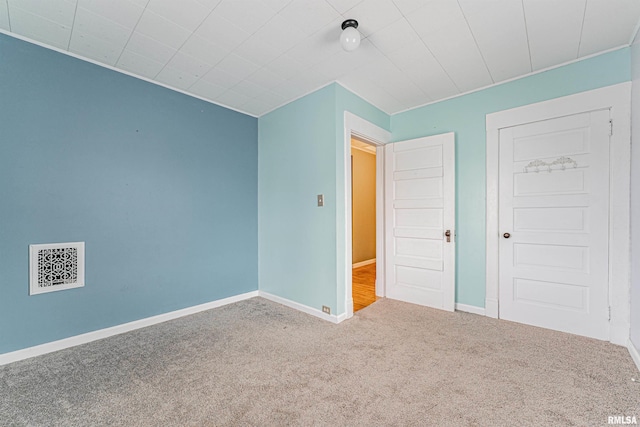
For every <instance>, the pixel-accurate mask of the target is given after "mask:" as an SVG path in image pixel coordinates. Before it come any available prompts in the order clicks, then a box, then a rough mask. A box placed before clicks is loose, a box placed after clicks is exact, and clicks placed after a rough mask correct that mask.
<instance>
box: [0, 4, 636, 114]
mask: <svg viewBox="0 0 640 427" xmlns="http://www.w3.org/2000/svg"><path fill="white" fill-rule="evenodd" d="M348 18H349V19H357V20H358V21H359V23H360V26H359V28H358V29H359V30H360V32H361V34H362V37H363V39H362V43H361V45H360V47H359V48H358V49H357V50H356V51H354V52H345V51H343V50H342V49H341V47H340V43H339V40H338V39H339V37H340V32H341V29H340V24H341V23H342V21H344V20H345V19H348ZM639 18H640V0H0V30H3V31H4V32H8V33H9V34H16V35H19V36H21V37H23V38H27V39H31V40H34V41H36V42H39V43H41V44H44V45H48V46H52V47H55V48H57V49H60V50H63V51H69V52H71V53H73V54H75V55H77V56H80V57H84V58H88V59H91V60H93V61H97V62H99V63H103V64H106V65H109V66H111V67H115V68H116V69H120V70H124V71H126V72H128V73H130V74H134V75H136V76H140V77H143V78H145V79H148V80H152V81H156V82H158V83H160V84H162V85H164V86H168V87H171V88H175V89H178V90H180V91H183V92H186V93H189V94H193V95H195V96H198V97H200V98H204V99H207V100H210V101H212V102H215V103H217V104H220V105H224V106H227V107H230V108H233V109H235V110H238V111H242V112H245V113H247V114H250V115H253V116H260V115H262V114H264V113H266V112H268V111H271V110H273V109H274V108H276V107H278V106H280V105H283V104H285V103H287V102H289V101H291V100H293V99H295V98H298V97H300V96H302V95H305V94H307V93H309V92H311V91H313V90H315V89H317V88H319V87H322V86H324V85H326V84H327V83H329V82H333V81H337V82H339V83H341V84H342V85H343V86H345V87H346V88H348V89H350V90H351V91H353V92H354V93H356V94H358V95H360V96H361V97H362V98H364V99H366V100H368V101H369V102H371V103H373V104H374V105H376V106H377V107H379V108H380V109H382V110H384V111H385V112H387V113H389V114H393V113H396V112H399V111H403V110H406V109H409V108H413V107H416V106H419V105H423V104H426V103H429V102H433V101H437V100H440V99H444V98H448V97H451V96H455V95H458V94H460V93H465V92H469V91H473V90H476V89H478V88H481V87H486V86H489V85H492V84H495V83H499V82H502V81H505V80H509V79H512V78H515V77H519V76H522V75H525V74H528V73H531V72H536V71H539V70H542V69H545V68H549V67H553V66H556V65H559V64H562V63H566V62H569V61H573V60H576V59H578V58H582V57H585V56H588V55H592V54H595V53H598V52H602V51H606V50H610V49H613V48H617V47H621V46H628V45H629V42H630V40H631V38H632V37H633V35H634V34H635V31H636V26H637V23H638V21H639Z"/></svg>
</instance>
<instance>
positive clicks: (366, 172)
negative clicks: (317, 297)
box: [351, 136, 377, 312]
mask: <svg viewBox="0 0 640 427" xmlns="http://www.w3.org/2000/svg"><path fill="white" fill-rule="evenodd" d="M351 242H352V244H351V260H352V290H351V292H352V297H353V311H354V312H357V311H358V310H361V309H363V308H365V307H367V306H369V305H370V304H372V303H374V302H375V301H376V299H377V297H376V147H375V146H373V145H371V144H368V143H367V142H366V141H364V140H363V139H360V138H358V137H355V136H352V137H351Z"/></svg>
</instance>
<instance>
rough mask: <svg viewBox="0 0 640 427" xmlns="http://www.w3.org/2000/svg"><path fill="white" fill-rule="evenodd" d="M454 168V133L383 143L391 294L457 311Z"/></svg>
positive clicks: (418, 302) (402, 298)
mask: <svg viewBox="0 0 640 427" xmlns="http://www.w3.org/2000/svg"><path fill="white" fill-rule="evenodd" d="M454 168H455V135H454V134H453V133H447V134H443V135H436V136H430V137H425V138H418V139H412V140H409V141H401V142H395V143H392V144H387V145H386V146H385V222H386V224H385V234H386V236H385V237H386V239H385V242H386V251H385V252H386V257H385V258H386V269H385V270H386V286H387V287H386V296H387V297H388V298H392V299H398V300H402V301H407V302H411V303H415V304H420V305H425V306H429V307H434V308H439V309H444V310H448V311H453V309H454V305H455V304H454V299H455V239H454V235H455V231H454V225H455V182H454V180H455V174H454V172H455V170H454ZM445 234H448V236H446V235H445Z"/></svg>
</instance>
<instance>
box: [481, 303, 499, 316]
mask: <svg viewBox="0 0 640 427" xmlns="http://www.w3.org/2000/svg"><path fill="white" fill-rule="evenodd" d="M484 313H485V316H487V317H493V318H494V319H497V318H498V300H496V299H491V298H487V299H485V300H484Z"/></svg>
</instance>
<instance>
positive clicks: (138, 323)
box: [0, 291, 258, 366]
mask: <svg viewBox="0 0 640 427" xmlns="http://www.w3.org/2000/svg"><path fill="white" fill-rule="evenodd" d="M257 296H258V291H252V292H247V293H245V294H240V295H235V296H232V297H229V298H223V299H219V300H216V301H211V302H207V303H205V304H200V305H194V306H193V307H187V308H183V309H181V310H176V311H171V312H169V313H164V314H159V315H157V316H152V317H147V318H145V319H140V320H134V321H133V322H129V323H123V324H121V325H116V326H112V327H109V328H105V329H99V330H97V331H93V332H87V333H85V334H81V335H76V336H73V337H69V338H64V339H61V340H58V341H52V342H48V343H45V344H40V345H36V346H34V347H28V348H25V349H22V350H16V351H12V352H10V353H4V354H0V366H2V365H6V364H8V363H13V362H17V361H19V360H24V359H29V358H31V357H35V356H41V355H43V354H47V353H52V352H54V351H58V350H64V349H65V348H69V347H75V346H77V345H81V344H86V343H89V342H91V341H97V340H101V339H103V338H108V337H111V336H114V335H119V334H123V333H125V332H130V331H133V330H136V329H140V328H145V327H147V326H151V325H156V324H158V323H162V322H166V321H168V320H173V319H177V318H179V317H184V316H188V315H190V314H195V313H199V312H201V311H205V310H211V309H212V308H217V307H222V306H223V305H227V304H232V303H234V302H238V301H242V300H246V299H249V298H253V297H257Z"/></svg>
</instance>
